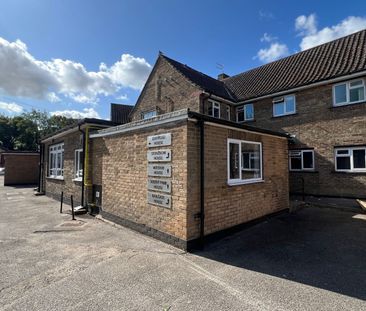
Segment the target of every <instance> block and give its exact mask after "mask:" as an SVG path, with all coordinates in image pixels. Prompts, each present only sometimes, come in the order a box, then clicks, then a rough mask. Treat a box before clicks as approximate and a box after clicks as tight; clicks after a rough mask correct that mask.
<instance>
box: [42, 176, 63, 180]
mask: <svg viewBox="0 0 366 311" xmlns="http://www.w3.org/2000/svg"><path fill="white" fill-rule="evenodd" d="M46 179H53V180H64V177H52V176H47V177H46Z"/></svg>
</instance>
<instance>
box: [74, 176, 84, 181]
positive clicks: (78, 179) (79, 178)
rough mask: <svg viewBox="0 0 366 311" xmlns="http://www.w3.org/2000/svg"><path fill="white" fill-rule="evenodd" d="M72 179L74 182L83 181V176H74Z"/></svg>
mask: <svg viewBox="0 0 366 311" xmlns="http://www.w3.org/2000/svg"><path fill="white" fill-rule="evenodd" d="M72 181H74V182H82V181H83V178H82V177H78V178H74V179H73V180H72Z"/></svg>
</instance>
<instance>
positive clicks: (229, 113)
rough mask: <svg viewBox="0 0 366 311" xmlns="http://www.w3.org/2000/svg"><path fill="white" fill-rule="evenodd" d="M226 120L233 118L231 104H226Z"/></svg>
mask: <svg viewBox="0 0 366 311" xmlns="http://www.w3.org/2000/svg"><path fill="white" fill-rule="evenodd" d="M226 120H229V121H230V120H231V109H230V106H226Z"/></svg>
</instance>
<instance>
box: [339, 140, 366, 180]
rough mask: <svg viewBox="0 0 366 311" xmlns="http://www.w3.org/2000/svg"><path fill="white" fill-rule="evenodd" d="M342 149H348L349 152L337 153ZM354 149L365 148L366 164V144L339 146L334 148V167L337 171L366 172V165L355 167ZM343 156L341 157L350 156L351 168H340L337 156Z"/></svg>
mask: <svg viewBox="0 0 366 311" xmlns="http://www.w3.org/2000/svg"><path fill="white" fill-rule="evenodd" d="M340 150H346V151H348V153H347V154H339V155H338V154H337V152H338V151H340ZM354 150H365V164H366V146H359V147H337V148H334V167H335V171H336V172H351V173H365V172H366V167H365V168H356V169H355V168H354V163H353V151H354ZM338 157H339V158H341V157H347V158H348V157H349V158H350V169H339V168H338V167H337V158H338Z"/></svg>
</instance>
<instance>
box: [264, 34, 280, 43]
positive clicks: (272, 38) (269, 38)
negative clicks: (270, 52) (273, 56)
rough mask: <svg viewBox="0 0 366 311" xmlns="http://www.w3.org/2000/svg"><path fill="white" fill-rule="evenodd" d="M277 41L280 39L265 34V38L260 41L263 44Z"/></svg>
mask: <svg viewBox="0 0 366 311" xmlns="http://www.w3.org/2000/svg"><path fill="white" fill-rule="evenodd" d="M277 39H278V38H277V37H273V36H271V35H270V34H268V33H266V32H265V33H264V34H263V37H262V38H261V39H260V40H261V42H272V41H275V40H277Z"/></svg>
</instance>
